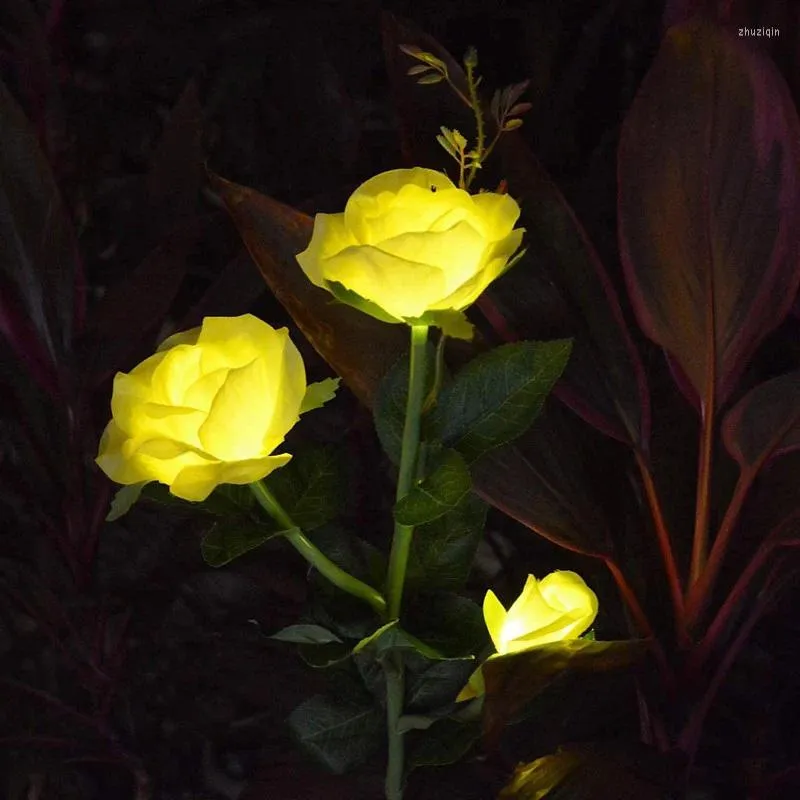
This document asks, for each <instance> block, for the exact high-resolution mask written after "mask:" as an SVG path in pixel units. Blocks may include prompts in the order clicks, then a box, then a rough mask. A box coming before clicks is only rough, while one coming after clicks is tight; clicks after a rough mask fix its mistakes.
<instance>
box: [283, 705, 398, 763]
mask: <svg viewBox="0 0 800 800" xmlns="http://www.w3.org/2000/svg"><path fill="white" fill-rule="evenodd" d="M289 727H290V728H291V730H292V733H293V735H294V737H295V738H296V739H297V741H298V743H299V744H300V745H301V746H302V747H303V748H304V749H305V750H307V751H308V752H309V753H310V754H311V755H312V756H313V757H314V758H316V760H317V761H319V762H320V763H321V764H322V765H323V766H325V767H326V768H327V769H329V770H330V771H331V772H333V773H335V774H337V775H341V774H342V773H344V772H347V771H348V770H351V769H353V768H354V767H357V766H358V765H359V764H363V763H364V762H365V761H367V760H368V759H369V758H370V756H372V755H373V754H374V753H375V751H376V750H377V749H378V748H379V747H380V746H381V744H382V743H383V740H384V736H383V729H384V720H383V713H382V712H381V710H380V709H379V708H377V707H375V706H372V705H362V704H359V703H354V702H349V701H337V700H336V699H334V698H330V697H325V696H323V695H317V696H315V697H311V698H310V699H308V700H306V701H305V702H304V703H302V704H301V705H300V706H298V707H297V708H296V709H295V710H294V711H293V712H292V713H291V715H290V716H289Z"/></svg>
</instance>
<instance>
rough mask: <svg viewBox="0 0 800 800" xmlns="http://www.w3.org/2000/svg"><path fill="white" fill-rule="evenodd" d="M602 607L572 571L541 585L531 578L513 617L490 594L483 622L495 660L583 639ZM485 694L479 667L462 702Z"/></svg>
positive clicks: (512, 611) (552, 575) (511, 610)
mask: <svg viewBox="0 0 800 800" xmlns="http://www.w3.org/2000/svg"><path fill="white" fill-rule="evenodd" d="M598 606H599V603H598V600H597V595H596V594H595V593H594V592H593V591H592V590H591V589H590V588H589V587H588V586H587V585H586V583H585V582H584V580H583V578H581V576H580V575H578V574H576V573H575V572H568V571H566V570H559V571H556V572H551V573H550V574H549V575H547V576H546V577H544V578H542V580H541V581H537V580H536V578H535V577H534V576H533V575H528V580H527V581H525V586H524V587H523V589H522V593H521V594H520V596H519V597H518V598H517V599H516V600H515V601H514V602H513V603H512V605H511V608H509V609H508V611H506V609H505V608H504V607H503V604H502V603H501V602H500V601H499V600H498V599H497V596H496V595H495V593H494V592H493V591H492V590H491V589H490V590H489V591H488V592H486V597H485V598H484V600H483V618H484V620H485V622H486V627H487V629H488V631H489V635H490V636H491V637H492V642H494V646H495V650H497V652H496V653H495V654H494V655H491V656H489V659H490V660H491V659H493V658H497V657H498V656H505V655H508V654H510V653H519V652H520V651H522V650H530V649H531V648H533V647H538V646H539V645H543V644H551V643H552V642H563V641H567V640H570V639H577V638H578V637H579V636H580V635H581V634H582V633H583V632H584V631H586V630H588V628H589V627H590V626H591V624H592V623H593V622H594V620H595V617H596V616H597V609H598ZM483 693H484V680H483V672H482V669H481V667H478V669H476V670H475V672H473V673H472V676H471V677H470V679H469V682H468V683H467V685H466V686H465V687H464V688H463V689H462V690H461V692H460V693H459V695H458V697H457V698H456V702H459V703H460V702H462V701H464V700H472V699H473V698H474V697H479V696H480V695H482V694H483Z"/></svg>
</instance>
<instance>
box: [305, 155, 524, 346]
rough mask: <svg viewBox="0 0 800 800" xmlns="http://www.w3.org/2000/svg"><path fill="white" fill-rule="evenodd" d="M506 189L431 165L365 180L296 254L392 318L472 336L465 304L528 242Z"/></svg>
mask: <svg viewBox="0 0 800 800" xmlns="http://www.w3.org/2000/svg"><path fill="white" fill-rule="evenodd" d="M519 214H520V209H519V206H518V205H517V203H516V201H515V200H514V199H513V198H512V197H509V196H508V195H506V194H495V193H493V192H484V193H481V194H476V195H471V194H469V192H466V191H464V190H463V189H459V188H458V187H456V186H455V185H454V184H453V182H452V181H451V180H450V179H449V178H448V177H447V176H446V175H444V174H443V173H441V172H436V171H435V170H432V169H423V168H421V167H416V168H414V169H396V170H391V171H390V172H384V173H381V174H380V175H376V176H375V177H374V178H370V180H368V181H366V182H365V183H363V184H362V185H361V186H359V187H358V189H356V190H355V192H354V193H353V194H352V196H351V197H350V199H349V200H348V201H347V205H346V206H345V210H344V212H343V213H341V214H317V215H316V217H315V219H314V231H313V234H312V236H311V242H310V244H309V245H308V248H307V249H306V250H304V251H303V252H302V253H300V254H299V255H298V256H297V260H298V262H299V264H300V266H301V267H302V269H303V271H304V272H305V274H306V275H307V276H308V278H309V280H310V281H311V282H312V283H313V284H315V285H316V286H320V287H322V288H325V289H327V290H328V291H330V292H331V293H332V294H333V295H334V296H335V297H336V298H337V299H339V300H341V301H343V302H346V303H349V304H350V305H354V306H356V307H358V308H360V309H361V310H363V311H365V312H366V313H368V314H371V315H372V316H374V317H377V318H378V319H381V320H384V321H386V322H407V323H412V324H413V323H418V324H431V325H439V326H440V327H443V328H444V329H445V330H446V331H448V329H450V330H449V332H450V333H451V335H462V336H465V337H466V336H468V335H469V334H468V333H466V332H465V329H466V330H469V326H468V323H466V320H465V319H464V317H463V314H461V313H460V312H461V311H463V310H464V309H465V308H467V307H468V306H470V305H471V304H472V303H474V302H475V300H477V299H478V297H480V295H481V293H482V292H483V291H484V289H486V287H487V286H488V285H489V284H490V283H491V282H492V281H493V280H494V279H495V278H497V277H498V276H499V275H501V274H502V273H503V272H504V271H505V270H506V269H507V267H508V265H509V260H510V259H511V257H512V255H513V254H514V253H515V251H516V250H517V249H518V248H519V246H520V243H521V242H522V234H523V232H524V231H523V229H521V228H517V229H514V224H515V223H516V221H517V219H518V218H519Z"/></svg>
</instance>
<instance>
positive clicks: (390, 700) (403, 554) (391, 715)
mask: <svg viewBox="0 0 800 800" xmlns="http://www.w3.org/2000/svg"><path fill="white" fill-rule="evenodd" d="M427 342H428V326H427V325H412V326H411V356H410V359H411V360H410V365H409V371H408V399H407V401H406V418H405V423H404V425H403V445H402V450H401V454H400V473H399V475H398V478H397V494H396V499H397V500H401V499H402V498H403V497H405V496H406V495H407V494H408V492H409V491H410V489H411V487H412V485H413V483H414V479H415V478H416V476H417V459H418V455H419V438H420V436H419V432H420V421H421V419H422V402H423V399H424V395H425V348H426V345H427ZM413 535H414V528H413V527H411V526H409V525H399V524H397V523H395V526H394V536H393V538H392V551H391V553H390V554H389V570H388V574H387V576H386V597H387V600H388V607H387V614H386V616H387V619H389V620H393V619H397V618H398V617H399V616H400V609H401V606H402V603H403V584H404V583H405V579H406V568H407V566H408V557H409V553H410V552H411V540H412V537H413ZM384 671H385V674H386V727H387V733H388V745H389V759H388V763H387V765H386V798H387V800H401V798H402V797H403V771H404V761H405V753H404V747H405V742H404V740H403V734H402V733H401V732H400V731H399V730H398V726H399V723H400V717H402V715H403V702H404V699H405V676H404V665H403V658H402V655H400V654H399V653H392V654H390V656H389V658H387V659H386V662H385V664H384Z"/></svg>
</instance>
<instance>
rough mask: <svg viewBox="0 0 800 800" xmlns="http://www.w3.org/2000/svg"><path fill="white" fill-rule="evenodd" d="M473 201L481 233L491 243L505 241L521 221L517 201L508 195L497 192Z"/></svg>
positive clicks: (482, 195) (486, 193) (485, 194)
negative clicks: (515, 225) (518, 221)
mask: <svg viewBox="0 0 800 800" xmlns="http://www.w3.org/2000/svg"><path fill="white" fill-rule="evenodd" d="M472 200H473V202H474V203H475V209H476V212H477V213H476V214H475V216H476V218H477V219H479V220H480V224H481V226H482V227H481V232H482V233H483V234H484V236H485V237H486V239H487V240H488V241H491V242H496V241H500V240H501V239H505V238H506V236H508V235H509V234H510V233H511V231H512V229H513V227H514V224H515V223H516V221H517V220H518V219H519V215H520V208H519V205H518V204H517V201H516V200H514V198H513V197H510V196H509V195H507V194H496V193H495V192H482V193H480V194H476V195H474V196H473V198H472ZM518 246H519V245H518ZM515 249H516V248H515Z"/></svg>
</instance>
